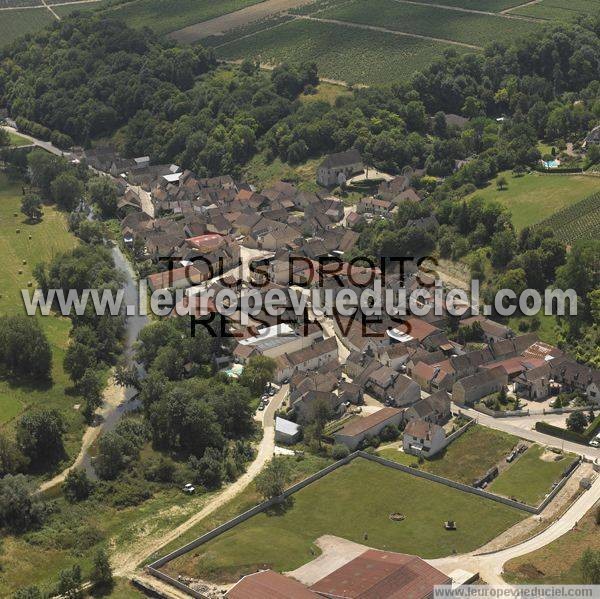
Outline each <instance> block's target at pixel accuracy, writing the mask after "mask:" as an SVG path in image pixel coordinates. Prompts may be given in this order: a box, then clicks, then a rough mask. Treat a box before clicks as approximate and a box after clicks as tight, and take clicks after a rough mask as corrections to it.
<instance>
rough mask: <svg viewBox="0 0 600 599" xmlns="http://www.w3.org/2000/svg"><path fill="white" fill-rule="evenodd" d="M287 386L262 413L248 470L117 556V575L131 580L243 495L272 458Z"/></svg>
mask: <svg viewBox="0 0 600 599" xmlns="http://www.w3.org/2000/svg"><path fill="white" fill-rule="evenodd" d="M288 388H289V387H288V385H283V386H282V387H281V388H280V389H279V391H278V392H277V393H276V394H275V395H274V396H273V398H272V399H271V401H270V402H269V405H268V406H267V408H266V409H265V411H264V412H263V416H262V424H263V438H262V440H261V442H260V444H259V446H258V449H257V453H256V457H255V458H254V461H253V462H252V463H251V464H250V466H249V467H248V470H246V472H245V473H244V474H243V475H242V476H240V478H238V479H237V480H236V481H234V482H232V483H231V484H230V485H228V486H226V487H225V488H224V489H223V490H222V491H221V492H220V493H218V494H217V495H215V497H213V498H212V499H211V500H210V501H209V502H208V503H207V504H206V505H205V506H204V507H203V508H202V509H201V510H200V511H199V512H198V513H196V514H194V515H193V516H192V517H191V518H189V519H188V520H186V521H185V522H183V523H182V524H180V525H179V526H177V527H175V528H174V529H172V530H170V531H168V532H166V533H165V532H163V531H161V532H160V536H157V537H154V538H153V537H152V536H145V537H143V538H141V539H140V540H139V541H138V542H136V543H135V544H134V546H133V548H130V549H128V550H127V551H126V552H123V553H117V554H116V555H114V556H113V558H112V559H111V562H112V564H113V567H114V573H115V576H125V577H129V578H131V577H132V576H133V574H134V573H135V571H136V569H137V568H138V566H139V565H140V564H141V563H142V562H144V561H145V560H146V559H148V558H149V557H150V556H151V555H152V554H154V553H156V552H158V551H160V549H161V547H164V546H165V545H167V544H169V543H171V542H172V541H175V540H176V539H177V538H178V537H180V536H181V535H182V534H183V533H185V532H187V531H188V530H189V529H190V528H192V527H193V526H195V525H196V524H198V523H199V522H200V521H202V520H203V519H204V518H206V517H207V516H209V515H210V514H212V513H213V512H214V511H216V510H217V509H219V508H220V507H221V506H223V505H225V504H226V503H227V502H228V501H231V500H232V499H233V498H234V497H235V496H236V495H238V493H241V492H242V491H243V490H244V489H245V488H246V487H247V486H248V485H249V484H250V483H251V482H252V481H253V480H254V478H255V477H256V475H257V474H258V473H259V472H260V471H261V470H262V469H263V468H264V466H265V465H266V464H267V463H268V462H269V461H270V460H271V458H272V457H273V451H274V449H275V412H276V411H277V410H278V409H279V407H280V406H281V404H282V403H283V400H284V399H285V396H286V395H287V392H288Z"/></svg>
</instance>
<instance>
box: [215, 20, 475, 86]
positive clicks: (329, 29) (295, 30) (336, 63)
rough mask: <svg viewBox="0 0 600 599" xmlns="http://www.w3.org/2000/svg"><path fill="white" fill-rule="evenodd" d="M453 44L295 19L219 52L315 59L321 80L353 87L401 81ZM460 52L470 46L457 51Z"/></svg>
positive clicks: (228, 56)
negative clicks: (327, 79)
mask: <svg viewBox="0 0 600 599" xmlns="http://www.w3.org/2000/svg"><path fill="white" fill-rule="evenodd" d="M449 47H450V46H449V44H444V43H437V42H430V41H427V40H421V39H414V38H408V37H402V36H397V35H394V34H393V33H382V32H375V31H368V30H361V29H355V28H350V27H345V26H344V25H335V24H330V23H320V22H316V21H292V22H288V23H285V24H284V25H281V26H280V27H276V28H274V29H270V30H266V31H261V32H260V33H257V34H256V35H253V36H252V37H249V38H246V39H242V40H239V41H237V42H233V43H230V44H227V45H226V46H222V47H220V48H218V49H217V55H218V56H219V57H220V58H224V59H241V58H244V57H246V56H248V57H258V56H260V59H261V61H262V62H264V63H271V64H278V63H281V62H288V63H290V64H298V63H301V62H304V61H314V62H316V63H317V66H318V68H319V74H320V75H321V76H322V77H325V78H329V79H334V80H341V81H346V82H349V83H368V84H384V83H390V81H394V80H401V79H403V78H406V77H408V76H410V75H412V74H413V73H414V72H415V71H418V70H420V69H423V68H424V67H426V66H427V65H429V64H431V62H433V61H435V60H437V59H439V58H441V57H442V55H443V52H444V50H446V49H447V48H449ZM453 47H455V46H453ZM455 48H456V49H457V50H458V51H459V52H461V51H466V50H467V49H466V48H461V47H460V46H456V47H455Z"/></svg>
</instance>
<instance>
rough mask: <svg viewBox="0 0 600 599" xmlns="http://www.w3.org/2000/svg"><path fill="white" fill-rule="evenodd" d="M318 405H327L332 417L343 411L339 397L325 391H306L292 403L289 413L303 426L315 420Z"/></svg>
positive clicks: (339, 414)
mask: <svg viewBox="0 0 600 599" xmlns="http://www.w3.org/2000/svg"><path fill="white" fill-rule="evenodd" d="M320 404H326V405H328V406H329V409H330V411H331V413H332V414H333V415H334V416H341V415H342V413H343V411H344V407H343V406H342V400H341V398H340V397H339V395H336V394H335V393H330V392H327V391H307V392H306V393H304V395H302V396H301V397H299V398H298V399H296V401H294V403H293V404H292V408H291V412H292V413H293V414H294V415H295V417H296V421H297V422H298V423H299V424H302V425H305V424H308V423H310V422H312V421H313V420H314V419H315V411H316V409H317V407H318V406H319V405H320Z"/></svg>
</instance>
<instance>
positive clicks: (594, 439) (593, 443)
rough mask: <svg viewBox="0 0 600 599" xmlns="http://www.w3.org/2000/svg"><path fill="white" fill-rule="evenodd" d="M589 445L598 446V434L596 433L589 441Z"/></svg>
mask: <svg viewBox="0 0 600 599" xmlns="http://www.w3.org/2000/svg"><path fill="white" fill-rule="evenodd" d="M590 445H591V446H592V447H600V435H596V436H595V437H594V438H593V439H592V440H591V441H590Z"/></svg>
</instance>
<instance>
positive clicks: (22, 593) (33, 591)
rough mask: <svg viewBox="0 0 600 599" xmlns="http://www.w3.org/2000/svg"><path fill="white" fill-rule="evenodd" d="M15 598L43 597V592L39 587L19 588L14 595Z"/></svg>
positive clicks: (33, 598)
mask: <svg viewBox="0 0 600 599" xmlns="http://www.w3.org/2000/svg"><path fill="white" fill-rule="evenodd" d="M13 599H42V593H41V591H40V589H39V588H38V587H35V586H33V587H26V588H24V589H19V590H18V591H17V592H16V593H15V594H14V595H13Z"/></svg>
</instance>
